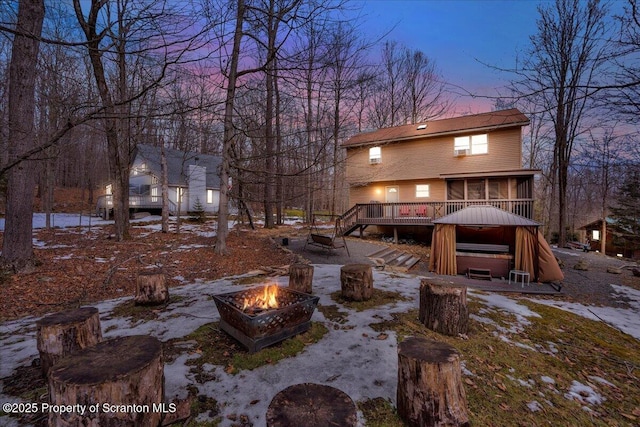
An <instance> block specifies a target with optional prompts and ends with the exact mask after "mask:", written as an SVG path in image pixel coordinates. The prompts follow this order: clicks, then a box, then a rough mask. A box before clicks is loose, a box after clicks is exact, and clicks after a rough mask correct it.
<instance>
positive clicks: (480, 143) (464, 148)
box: [453, 134, 489, 156]
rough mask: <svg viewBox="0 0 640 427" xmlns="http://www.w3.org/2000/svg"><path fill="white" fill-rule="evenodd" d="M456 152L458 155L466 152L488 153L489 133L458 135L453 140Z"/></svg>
mask: <svg viewBox="0 0 640 427" xmlns="http://www.w3.org/2000/svg"><path fill="white" fill-rule="evenodd" d="M453 149H454V153H455V154H456V155H458V156H460V155H466V154H487V153H488V152H489V141H488V139H487V134H482V135H471V136H457V137H455V138H454V141H453Z"/></svg>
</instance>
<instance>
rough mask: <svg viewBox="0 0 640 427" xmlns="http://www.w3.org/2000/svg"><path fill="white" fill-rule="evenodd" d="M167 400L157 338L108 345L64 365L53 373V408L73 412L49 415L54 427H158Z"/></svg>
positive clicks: (129, 338)
mask: <svg viewBox="0 0 640 427" xmlns="http://www.w3.org/2000/svg"><path fill="white" fill-rule="evenodd" d="M163 400H164V364H163V362H162V344H161V343H160V341H158V339H156V338H154V337H151V336H146V335H134V336H127V337H120V338H115V339H111V340H106V341H102V342H100V343H98V344H96V345H95V346H93V347H88V348H85V349H84V350H81V351H80V352H78V353H75V354H73V355H70V356H67V357H65V358H63V359H60V360H59V361H58V363H57V364H56V365H55V366H54V367H53V368H52V369H51V371H50V373H49V402H50V404H51V405H71V406H67V407H70V408H73V410H72V411H69V412H63V413H60V412H49V427H84V426H114V427H120V426H123V427H124V426H150V427H151V426H153V427H155V426H158V425H159V424H160V421H161V419H162V409H163V408H162V406H161V405H162V403H163ZM105 404H106V405H107V406H105ZM74 405H78V406H74ZM167 408H168V407H167ZM82 409H84V411H82ZM167 410H168V409H167ZM45 412H46V411H45Z"/></svg>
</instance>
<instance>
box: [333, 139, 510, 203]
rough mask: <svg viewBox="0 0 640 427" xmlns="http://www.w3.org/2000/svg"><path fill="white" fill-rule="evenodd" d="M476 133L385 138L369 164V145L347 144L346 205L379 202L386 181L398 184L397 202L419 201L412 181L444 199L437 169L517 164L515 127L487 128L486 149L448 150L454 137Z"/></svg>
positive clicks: (467, 170)
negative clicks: (461, 153)
mask: <svg viewBox="0 0 640 427" xmlns="http://www.w3.org/2000/svg"><path fill="white" fill-rule="evenodd" d="M478 133H479V132H466V133H459V134H456V135H447V136H439V137H432V138H425V139H419V140H415V141H403V142H401V143H389V144H386V145H383V146H382V154H381V163H379V164H373V165H372V164H369V146H365V147H353V148H347V163H346V180H347V182H348V183H349V184H350V186H351V189H350V194H349V204H350V205H353V204H355V203H368V202H370V201H371V200H378V201H384V187H385V186H387V185H399V186H400V188H399V191H400V200H401V201H422V200H425V199H422V198H420V199H416V198H415V185H416V184H430V193H431V194H430V197H429V200H445V192H446V188H445V181H444V180H443V179H442V178H441V175H442V174H451V173H473V172H478V173H480V172H486V171H509V170H514V169H520V168H521V156H522V148H521V145H522V144H521V135H522V131H521V128H520V127H517V128H512V129H500V130H496V131H493V132H489V133H487V139H488V153H487V154H478V155H466V156H455V155H454V138H455V137H456V136H464V135H475V134H478ZM380 190H382V192H381V193H379V192H380ZM429 200H428V201H429Z"/></svg>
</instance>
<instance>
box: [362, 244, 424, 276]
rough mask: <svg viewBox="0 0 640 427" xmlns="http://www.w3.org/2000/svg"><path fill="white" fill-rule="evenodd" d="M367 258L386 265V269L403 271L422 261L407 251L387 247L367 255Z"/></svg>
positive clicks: (377, 264) (380, 264)
mask: <svg viewBox="0 0 640 427" xmlns="http://www.w3.org/2000/svg"><path fill="white" fill-rule="evenodd" d="M367 258H369V259H371V260H372V261H373V262H374V263H375V264H376V266H378V267H384V268H385V270H386V269H389V270H391V271H401V272H407V271H408V270H409V269H410V268H411V267H413V266H414V265H416V263H418V261H420V258H417V257H414V256H413V255H411V254H409V253H407V252H402V251H399V250H397V249H393V248H386V247H385V248H382V249H379V250H377V251H375V252H373V253H372V254H370V255H367Z"/></svg>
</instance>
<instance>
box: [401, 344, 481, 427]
mask: <svg viewBox="0 0 640 427" xmlns="http://www.w3.org/2000/svg"><path fill="white" fill-rule="evenodd" d="M397 409H398V415H399V416H400V418H402V420H403V421H404V422H405V423H406V424H407V425H408V426H411V427H413V426H415V427H418V426H419V427H424V426H469V415H468V412H467V397H466V394H465V391H464V387H463V385H462V372H461V369H460V356H459V354H458V352H457V351H456V350H455V349H454V348H453V347H451V346H450V345H448V344H446V343H442V342H437V341H431V340H427V339H425V338H415V337H410V338H407V339H406V340H405V341H403V342H401V343H400V344H399V345H398V389H397Z"/></svg>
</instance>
